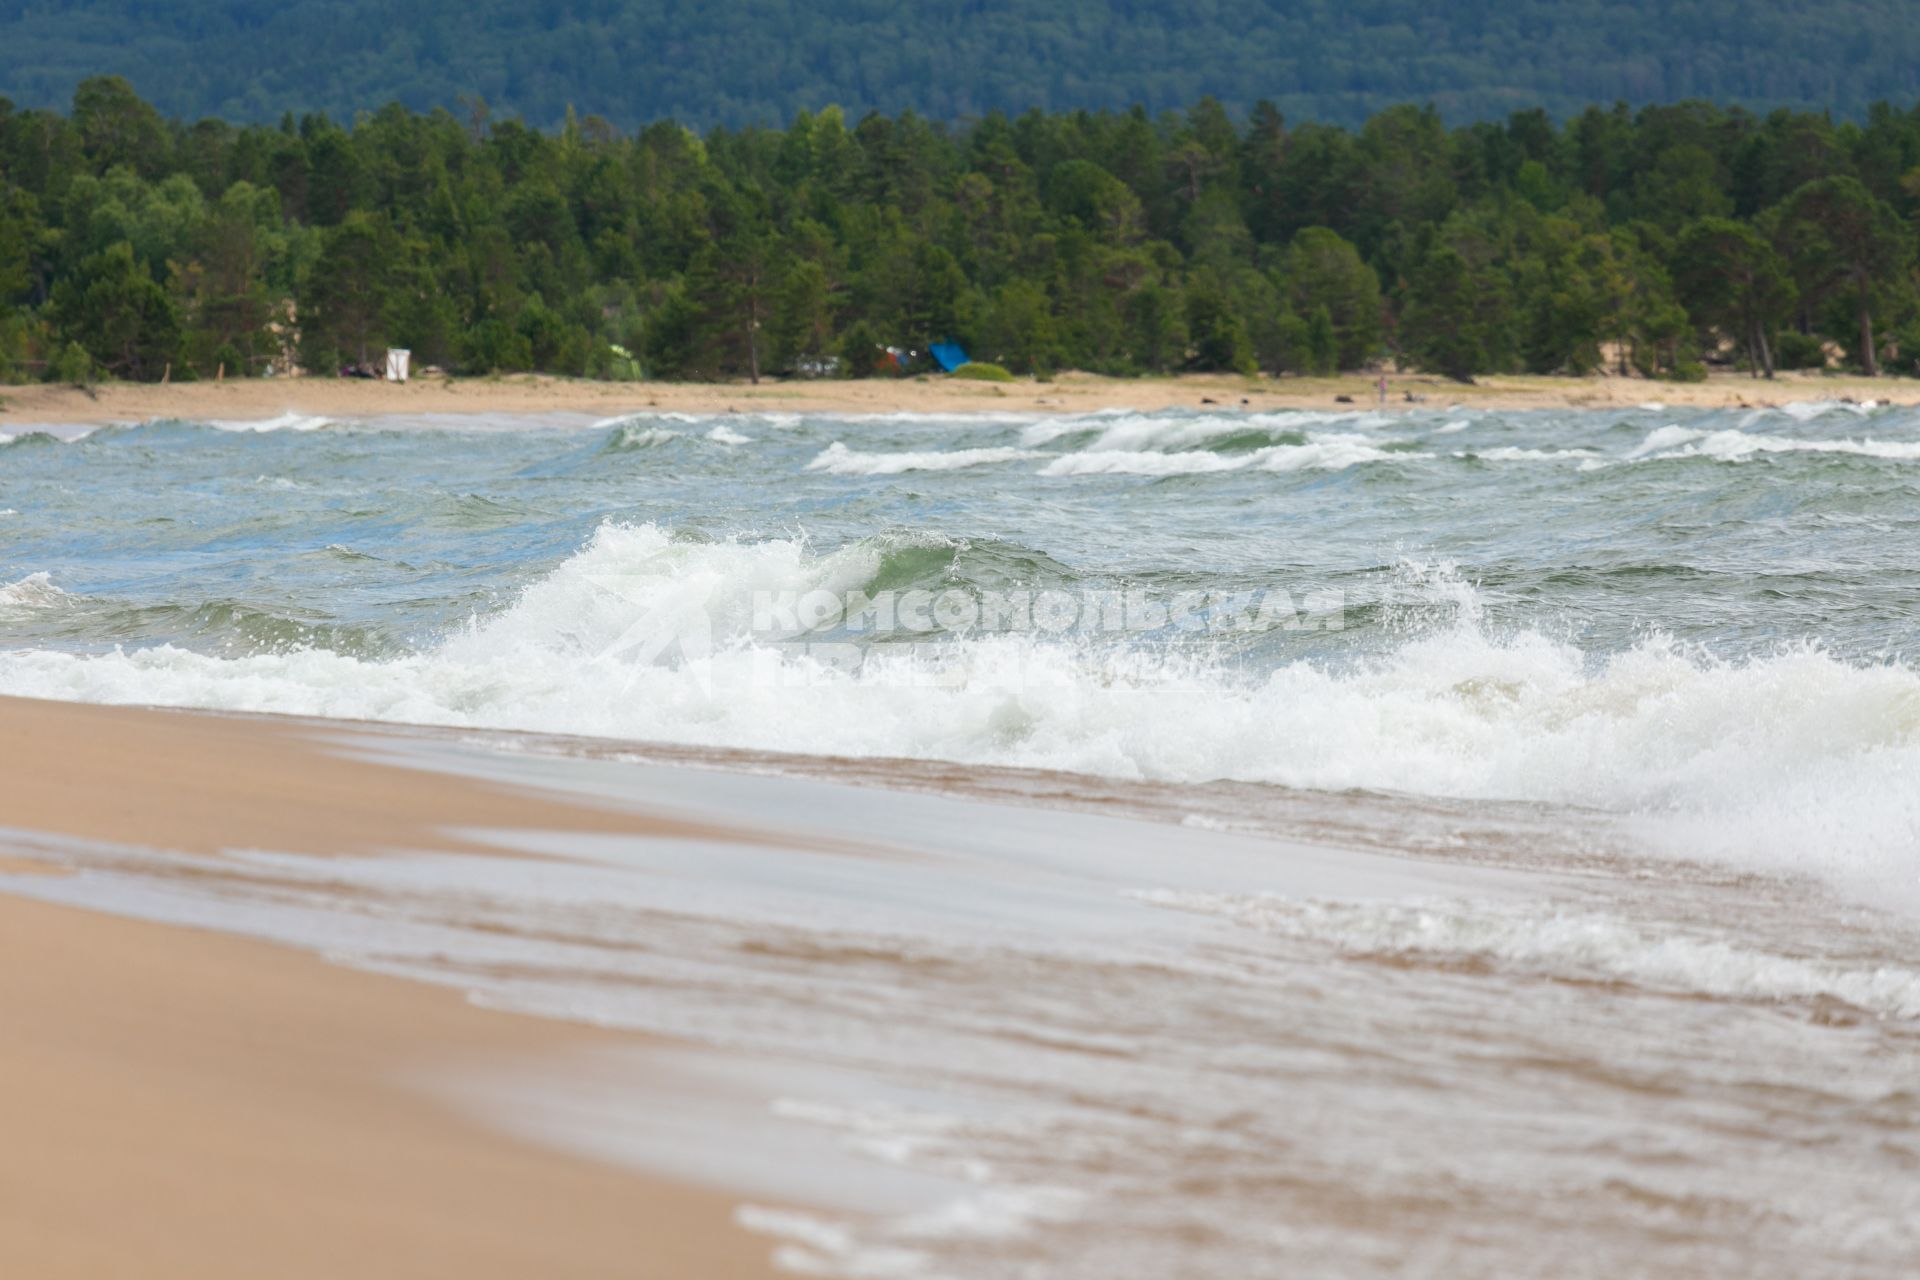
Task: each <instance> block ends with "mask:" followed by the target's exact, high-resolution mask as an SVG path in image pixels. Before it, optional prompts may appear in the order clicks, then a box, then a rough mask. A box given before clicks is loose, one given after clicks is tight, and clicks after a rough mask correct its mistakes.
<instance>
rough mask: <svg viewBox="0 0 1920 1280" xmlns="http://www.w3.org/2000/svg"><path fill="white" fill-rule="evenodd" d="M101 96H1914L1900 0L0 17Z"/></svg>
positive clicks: (9, 37) (503, 6) (886, 0)
mask: <svg viewBox="0 0 1920 1280" xmlns="http://www.w3.org/2000/svg"><path fill="white" fill-rule="evenodd" d="M101 73H112V74H120V75H124V76H127V77H128V78H129V79H131V80H132V81H133V82H134V84H135V86H136V87H137V88H138V89H139V90H140V92H141V93H142V95H143V96H145V97H147V98H148V99H149V100H151V101H153V102H154V103H155V104H156V105H158V106H159V107H160V108H161V110H163V111H164V112H166V113H168V114H169V115H176V116H185V117H198V116H203V115H218V116H224V117H227V118H229V119H235V120H261V119H273V118H277V117H278V116H279V115H280V114H281V113H282V112H284V111H294V112H301V111H307V110H325V111H327V112H330V113H332V114H334V115H335V116H337V117H346V118H350V117H351V116H352V115H353V113H354V112H355V111H357V110H366V109H369V108H372V107H375V106H378V105H380V104H382V103H385V102H389V101H394V100H398V101H400V102H402V103H405V104H406V105H408V106H410V107H414V108H417V109H425V108H431V107H435V106H449V107H452V106H455V105H456V104H457V103H458V102H459V101H460V100H461V99H462V98H463V97H468V96H472V95H477V96H480V97H483V98H484V99H485V100H486V101H487V102H488V103H489V104H491V106H492V107H493V109H494V111H495V112H496V113H505V114H519V115H522V116H524V117H525V118H526V119H527V120H529V121H531V122H533V123H536V124H542V125H549V124H554V123H557V122H558V121H559V120H560V119H561V117H562V116H563V115H564V114H565V112H566V109H567V107H568V106H569V105H572V106H575V107H577V108H578V110H579V111H580V113H581V114H583V115H586V114H598V115H602V116H605V117H607V118H608V119H609V120H612V121H613V122H614V123H616V124H620V125H624V126H632V125H636V124H639V123H642V122H644V121H647V120H652V119H656V118H659V117H662V116H674V117H677V118H679V119H681V120H683V121H686V122H688V123H692V124H696V125H708V124H714V123H736V124H737V123H745V122H784V121H786V120H788V119H790V118H791V117H792V116H793V114H794V113H795V111H797V110H799V109H801V108H818V107H821V106H823V105H826V104H828V103H839V104H841V105H843V106H844V107H846V108H847V109H848V111H849V112H850V113H852V114H854V115H858V114H860V113H861V112H863V111H865V110H867V109H869V108H875V109H879V110H883V111H899V110H902V109H905V108H912V109H914V110H916V111H919V112H921V113H923V114H927V115H931V116H934V117H938V118H957V117H964V116H972V115H979V114H982V113H984V112H987V111H989V110H993V109H1000V110H1005V111H1008V112H1019V111H1024V110H1026V109H1027V108H1030V107H1039V108H1042V109H1045V110H1053V111H1059V110H1069V109H1074V108H1079V107H1095V108H1098V107H1119V106H1125V105H1128V104H1131V103H1135V102H1142V103H1145V104H1146V105H1147V106H1148V107H1150V108H1152V109H1155V110H1158V109H1162V108H1169V107H1175V106H1182V105H1185V104H1188V103H1191V102H1193V101H1195V100H1196V99H1198V98H1199V97H1200V96H1202V95H1203V94H1212V95H1214V96H1215V97H1218V98H1219V99H1220V100H1221V101H1222V102H1224V103H1225V104H1226V105H1227V106H1228V107H1229V108H1230V109H1241V108H1245V107H1247V106H1249V105H1251V104H1252V103H1254V102H1256V101H1258V100H1260V99H1263V98H1264V99H1268V100H1271V101H1272V102H1274V103H1275V104H1276V105H1278V106H1279V107H1280V108H1281V110H1283V111H1284V112H1286V114H1287V115H1288V116H1289V117H1290V118H1292V119H1296V120H1299V119H1306V118H1317V119H1322V120H1329V121H1337V122H1341V123H1349V124H1351V123H1355V122H1357V121H1359V120H1361V119H1363V118H1365V117H1366V116H1367V115H1369V114H1371V113H1372V112H1374V111H1377V110H1379V109H1380V108H1382V107H1385V106H1387V105H1390V104H1392V103H1396V102H1406V101H1428V100H1431V101H1432V102H1434V103H1435V104H1436V105H1438V106H1439V107H1440V109H1441V111H1442V112H1443V113H1444V114H1445V115H1446V116H1447V117H1448V118H1449V119H1453V120H1465V119H1476V118H1499V117H1503V116H1505V115H1506V114H1507V113H1508V112H1509V111H1511V110H1514V109H1516V108H1521V107H1532V106H1545V107H1546V108H1548V109H1549V110H1550V111H1553V112H1554V113H1555V114H1564V113H1566V112H1568V111H1570V110H1572V109H1574V108H1576V107H1579V106H1582V105H1585V104H1587V103H1591V102H1613V101H1615V100H1625V101H1628V102H1631V103H1645V102H1671V101H1675V100H1679V99H1683V98H1690V97H1702V98H1711V99H1714V100H1716V101H1720V102H1737V103H1743V104H1747V105H1751V106H1758V107H1771V106H1779V105H1787V106H1795V107H1811V108H1816V109H1818V108H1830V109H1832V110H1834V111H1836V112H1838V113H1840V114H1843V115H1857V114H1858V113H1859V112H1860V110H1861V109H1862V108H1864V107H1865V106H1866V104H1868V103H1870V102H1872V101H1874V100H1876V99H1881V98H1888V99H1895V100H1900V99H1907V100H1910V99H1911V98H1913V97H1914V96H1915V95H1916V93H1920V21H1916V18H1915V13H1914V9H1913V6H1912V5H1911V4H1906V3H1901V2H1899V0H1823V2H1822V3H1817V4H1816V3H1812V2H1811V0H1763V2H1761V3H1752V4H1748V3H1740V2H1739V0H1673V2H1670V3H1652V2H1650V0H1614V2H1612V3H1600V4H1593V3H1579V4H1576V3H1569V2H1568V0H1510V2H1508V3H1502V4H1496V5H1489V4H1484V3H1473V4H1465V3H1459V2H1458V0H1455V2H1454V3H1445V2H1441V3H1419V2H1416V0H1344V2H1342V0H1180V2H1178V3H1171V2H1169V0H953V2H951V3H945V4H939V3H933V4H921V5H900V4H896V3H891V2H890V0H838V2H837V3H834V4H830V5H799V4H795V3H792V0H735V2H734V3H730V4H712V3H703V2H702V0H650V2H647V3H638V2H636V0H465V2H463V3H460V4H449V3H445V2H444V0H415V2H414V3H409V4H399V3H395V2H394V0H304V2H302V3H295V4H285V3H276V4H268V3H264V2H263V0H0V95H4V96H7V97H11V98H12V99H14V101H16V102H17V103H19V104H21V105H23V106H52V105H64V104H65V103H67V102H68V101H69V100H70V97H71V94H72V92H73V88H74V86H75V84H77V83H78V82H79V81H80V80H81V79H84V78H85V77H86V76H89V75H97V74H101Z"/></svg>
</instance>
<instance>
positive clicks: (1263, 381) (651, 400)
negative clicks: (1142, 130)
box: [0, 373, 1920, 427]
mask: <svg viewBox="0 0 1920 1280" xmlns="http://www.w3.org/2000/svg"><path fill="white" fill-rule="evenodd" d="M1409 395H1412V396H1414V397H1416V401H1415V403H1420V404H1425V405H1427V406H1428V407H1432V406H1435V405H1439V406H1445V405H1452V404H1460V405H1471V406H1478V407H1485V408H1504V409H1552V408H1595V409H1597V408H1606V407H1608V406H1614V405H1618V406H1633V405H1639V404H1645V403H1648V402H1659V403H1662V404H1667V405H1675V406H1692V407H1704V408H1737V407H1742V406H1752V407H1759V406H1764V405H1779V404H1787V403H1792V402H1796V401H1809V400H1842V399H1853V400H1855V401H1867V400H1874V401H1877V402H1879V403H1882V404H1887V403H1893V404H1914V403H1920V381H1915V380H1913V379H1897V378H1857V377H1826V376H1820V375H1814V374H1806V373H1783V374H1781V375H1780V376H1779V377H1778V378H1777V379H1776V380H1775V381H1772V382H1766V381H1755V380H1754V379H1752V378H1748V377H1745V376H1743V375H1735V374H1718V375H1715V376H1714V377H1712V378H1710V379H1709V380H1707V381H1706V382H1694V383H1685V382H1653V381H1648V380H1646V379H1642V378H1615V377H1598V376H1596V377H1589V378H1557V377H1530V376H1511V377H1485V378H1481V379H1480V380H1479V381H1478V382H1477V383H1476V384H1474V385H1471V386H1468V385H1465V384H1462V383H1457V382H1450V381H1447V380H1446V379H1443V378H1435V377H1429V376H1424V375H1413V374H1407V375H1392V376H1390V377H1389V378H1388V393H1387V405H1388V407H1389V408H1394V409H1399V408H1405V407H1409V402H1408V401H1407V399H1406V397H1407V396H1409ZM1341 396H1345V397H1347V398H1348V399H1349V400H1351V401H1352V403H1353V404H1354V406H1355V407H1357V408H1364V407H1369V406H1373V405H1375V404H1377V403H1378V392H1377V388H1376V385H1375V379H1374V378H1373V377H1372V376H1370V375H1349V376H1344V377H1331V378H1279V379H1275V378H1267V377H1253V378H1243V377H1237V376H1230V375H1217V374H1195V375H1185V376H1181V377H1164V378H1104V377H1098V376H1095V375H1092V374H1082V373H1067V374H1062V375H1060V376H1059V377H1058V378H1055V379H1054V380H1052V381H1050V382H1036V381H1034V380H1032V379H1021V380H1019V381H1017V382H1013V383H991V382H967V381H958V380H955V379H952V378H936V377H917V378H906V379H872V380H867V381H795V382H777V381H773V380H768V381H764V382H761V383H760V384H758V385H750V384H747V383H726V384H702V383H670V382H656V383H645V384H638V383H622V382H589V381H585V380H580V379H569V378H553V377H546V376H542V375H534V374H527V375H516V376H510V377H496V378H457V379H456V378H437V377H426V378H417V379H415V380H414V381H412V382H410V383H406V384H404V385H399V384H388V383H384V382H372V381H362V380H356V379H341V378H331V379H329V378H298V379H292V380H288V379H280V380H272V379H261V380H251V381H238V380H236V381H230V382H221V383H210V382H193V383H173V384H169V385H164V386H162V385H155V384H151V383H113V384H108V385H104V386H99V387H95V388H92V389H90V390H80V389H76V388H73V387H63V386H44V385H40V386H21V387H0V427H17V426H19V425H22V424H36V423H40V424H76V423H107V422H139V421H146V420H149V419H154V418H180V419H193V420H200V421H205V420H209V419H216V420H236V421H240V420H259V419H265V418H272V417H276V416H278V415H282V414H289V413H292V414H308V415H337V416H341V417H359V416H367V415H374V414H443V413H455V414H471V413H495V414H528V413H553V412H573V413H591V414H599V415H602V416H608V417H611V416H615V415H618V414H624V413H634V412H641V411H646V410H654V411H659V412H669V413H700V414H706V413H728V412H738V413H766V412H787V413H794V412H814V413H849V414H867V413H897V412H916V413H981V412H994V411H1002V412H1020V413H1036V412H1037V413H1058V414H1067V413H1086V412H1092V411H1095V410H1100V409H1143V410H1152V409H1161V408H1167V407H1169V406H1180V405H1186V406H1191V407H1205V406H1207V405H1209V404H1211V405H1213V406H1218V407H1220V408H1225V409H1231V408H1236V407H1245V408H1248V409H1252V410H1261V409H1331V408H1335V407H1338V406H1339V405H1340V404H1341V403H1342V402H1341V401H1340V400H1339V397H1341ZM1243 402H1244V406H1243Z"/></svg>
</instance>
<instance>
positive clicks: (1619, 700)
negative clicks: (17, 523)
mask: <svg viewBox="0 0 1920 1280" xmlns="http://www.w3.org/2000/svg"><path fill="white" fill-rule="evenodd" d="M883 554H884V550H883V548H881V547H879V546H876V545H875V544H872V543H861V544H854V545H852V546H849V547H847V548H845V549H842V550H839V551H836V552H833V553H831V554H827V555H817V554H814V553H812V552H811V551H809V550H808V548H807V547H806V546H805V545H803V544H801V543H798V542H794V541H768V542H759V543H717V544H712V543H692V542H679V541H675V540H673V539H671V538H670V537H668V536H667V535H666V534H665V533H663V532H661V531H660V530H658V529H656V528H653V527H652V526H641V527H637V528H629V527H622V526H606V527H603V528H602V529H601V530H600V532H599V533H598V535H597V536H596V537H595V538H594V539H593V541H592V542H591V544H589V545H588V546H587V547H586V548H584V549H583V550H582V551H580V552H579V553H578V554H576V555H575V556H573V557H572V558H570V559H568V560H567V561H565V562H564V563H562V564H561V565H560V566H558V567H557V568H556V569H555V570H553V571H552V572H551V573H549V574H548V575H547V576H546V577H544V578H543V579H541V580H539V581H537V582H535V583H534V584H533V585H532V586H530V587H528V588H527V589H526V590H525V592H524V593H523V594H522V595H521V597H520V598H519V600H518V601H517V602H516V603H515V604H514V605H513V606H512V607H510V608H508V609H506V610H504V611H503V612H501V613H499V614H496V615H494V616H492V617H490V618H488V619H486V620H484V621H482V622H480V623H478V624H477V625H475V626H474V627H472V628H471V629H469V630H467V631H464V632H462V633H460V634H458V635H456V636H455V637H453V638H452V639H450V640H449V641H447V642H446V643H444V644H442V645H441V646H440V647H438V648H437V649H434V650H432V651H430V652H424V653H420V654H418V655H414V656H409V657H404V658H399V659H393V660H388V661H367V660H360V659H356V658H353V657H349V656H345V655H342V654H338V653H333V652H330V651H327V650H323V649H311V650H300V651H292V652H278V653H260V654H254V655H250V656H246V657H240V658H220V657H214V656H210V655H207V654H201V653H194V652H189V651H187V650H183V649H179V648H175V647H172V646H160V647H156V648H147V649H138V650H129V651H124V652H121V651H115V652H110V653H103V654H90V655H89V654H74V653H67V652H56V651H48V650H11V651H5V652H0V691H4V692H7V693H13V694H24V695H35V696H42V697H53V698H67V699H76V700H83V701H100V702H121V703H157V704H166V705H182V706H204V707H213V708H221V709H232V710H247V711H278V712H289V713H294V714H301V715H314V716H329V717H343V718H366V719H377V720H395V721H406V722H415V723H428V724H448V725H459V726H475V727H489V728H505V729H533V730H542V731H552V732H566V733H583V734H592V735H604V736H610V737H619V738H630V739H651V740H659V741H668V742H680V743H689V744H704V745H729V746H743V747H756V748H765V749H771V750H786V751H796V752H805V753H815V754H845V755H855V756H888V755H894V756H907V757H921V758H933V759H949V760H957V761H962V762H970V763H983V764H984V763H992V764H1008V765H1027V766H1037V767H1047V768H1057V769H1065V770H1074V771H1082V772H1090V773H1097V774H1104V775H1110V776H1117V777H1123V778H1152V779H1165V780H1171V781H1199V780H1210V779H1239V780H1245V781H1254V782H1269V783H1278V784H1283V785H1287V786H1294V787H1306V788H1320V789H1333V790H1340V789H1347V788H1371V789H1377V790H1389V791H1402V792H1411V793H1418V794H1426V795H1436V796H1449V797H1463V798H1510V799H1521V800H1536V801H1550V802H1561V803H1568V804H1575V805H1583V806H1592V807H1596V808H1600V809H1607V810H1614V811H1618V812H1622V813H1629V814H1638V815H1643V816H1644V818H1645V820H1646V821H1647V822H1648V824H1649V829H1650V831H1651V833H1652V838H1653V839H1654V841H1655V842H1656V843H1659V844H1661V845H1663V846H1664V847H1670V848H1672V849H1673V850H1674V851H1675V852H1677V853H1681V854H1685V855H1688V856H1718V857H1724V858H1728V859H1731V860H1734V861H1736V862H1739V863H1741V864H1743V865H1769V866H1773V867H1785V868H1792V869H1797V870H1802V871H1810V872H1821V871H1831V870H1838V871H1841V872H1844V873H1845V875H1846V876H1848V877H1850V878H1852V879H1854V880H1855V881H1857V882H1859V883H1861V884H1870V886H1871V887H1873V888H1874V889H1875V890H1876V891H1886V892H1895V893H1903V894H1909V895H1913V896H1914V897H1915V898H1920V885H1917V884H1916V876H1915V851H1916V850H1920V787H1916V786H1915V785H1914V779H1916V778H1920V675H1916V673H1915V672H1914V671H1913V670H1912V669H1911V668H1909V667H1907V666H1904V665H1900V664H1897V663H1888V664H1884V665H1856V664H1852V663H1848V662H1843V661H1840V660H1838V659H1836V658H1833V657H1831V656H1829V655H1827V654H1824V653H1821V652H1818V651H1815V650H1810V649H1801V650H1793V651H1786V652H1781V653H1777V654H1774V655H1772V656H1767V657H1759V658H1754V659H1752V660H1749V661H1744V662H1721V661H1714V660H1710V659H1707V658H1704V657H1700V656H1697V655H1694V654H1691V653H1689V652H1687V651H1685V650H1683V649H1682V648H1680V647H1678V646H1676V645H1673V644H1671V643H1668V642H1665V641H1663V640H1660V639H1658V638H1655V639H1651V640H1648V641H1646V642H1643V643H1642V644H1640V645H1638V646H1637V647H1635V648H1633V649H1630V650H1628V651H1626V652H1622V653H1619V654H1616V655H1613V656H1611V657H1608V658H1606V659H1604V660H1601V661H1595V660H1591V659H1589V657H1588V655H1586V654H1584V653H1582V652H1581V651H1580V650H1578V649H1577V648H1575V647H1573V646H1571V645H1568V644H1565V643H1562V642H1559V641H1557V640H1554V639H1550V638H1548V637H1546V636H1543V635H1540V634H1537V633H1534V632H1520V633H1517V634H1511V635H1499V634H1494V633H1492V632H1490V631H1489V630H1488V629H1487V628H1486V627H1485V626H1484V625H1483V624H1482V622H1481V620H1480V618H1479V612H1478V602H1477V597H1476V595H1475V593H1474V592H1473V590H1472V588H1471V587H1470V586H1468V585H1467V584H1465V583H1463V582H1461V581H1459V580H1458V578H1457V577H1454V576H1451V575H1449V574H1447V573H1445V572H1438V573H1434V574H1430V575H1428V578H1427V580H1425V581H1423V582H1422V583H1420V584H1419V586H1420V589H1421V590H1424V591H1425V592H1427V593H1428V595H1429V596H1430V597H1431V598H1433V599H1434V600H1435V601H1450V602H1451V604H1450V605H1447V606H1437V607H1446V608H1451V610H1452V612H1453V613H1454V614H1455V615H1456V616H1455V618H1454V620H1453V621H1452V622H1450V623H1445V624H1436V625H1435V627H1434V629H1433V630H1431V631H1429V632H1428V633H1426V634H1424V635H1421V636H1418V637H1416V638H1414V639H1411V640H1409V641H1408V642H1406V643H1404V644H1403V645H1401V646H1400V647H1399V648H1398V649H1396V650H1394V651H1393V652H1391V653H1388V654H1385V655H1382V656H1379V657H1377V658H1374V659H1371V660H1368V661H1364V662H1361V663H1359V664H1357V665H1354V666H1351V667H1347V668H1343V669H1329V668H1325V667H1321V666H1317V665H1314V664H1311V663H1307V662H1294V663H1289V664H1286V665H1283V666H1281V667H1280V668H1278V669H1277V670H1274V671H1272V672H1271V673H1270V674H1267V675H1265V676H1264V677H1259V678H1255V677H1251V676H1247V675H1244V674H1241V673H1238V672H1236V671H1235V670H1233V669H1230V668H1221V667H1216V666H1214V665H1213V664H1212V662H1211V661H1210V660H1208V659H1205V658H1204V657H1202V656H1198V655H1192V654H1181V653H1174V654H1172V655H1169V654H1166V653H1163V652H1158V651H1145V650H1134V649H1126V650H1116V649H1114V648H1111V647H1109V648H1089V647H1086V646H1084V645H1081V644H1078V643H1074V642H1071V641H1064V640H1053V639H1049V638H1046V637H1041V636H1033V635H1019V634H1015V635H997V636H987V637H982V638H978V639H972V640H965V641H955V642H953V643H951V644H950V645H948V646H946V647H945V648H944V650H943V651H942V653H943V655H944V656H943V657H941V658H939V659H938V660H937V661H936V662H934V664H933V665H932V666H929V659H928V658H927V657H926V656H925V655H924V654H916V653H914V652H911V651H902V650H899V649H896V648H891V647H889V646H879V647H877V648H875V649H874V650H872V651H871V652H870V653H869V655H868V657H867V660H866V662H865V665H864V666H862V667H860V668H859V669H858V670H857V671H848V670H843V669H839V668H838V667H836V666H835V665H833V664H832V663H831V662H823V661H820V660H818V658H817V657H816V656H813V655H809V654H806V653H803V652H799V651H797V650H795V649H793V648H790V647H781V646H769V645H767V644H766V643H765V641H766V639H767V638H766V637H765V636H764V635H760V636H755V635H751V634H750V627H751V624H752V613H753V603H754V594H755V593H756V592H758V591H795V592H805V591H809V590H815V589H821V590H826V591H831V592H836V593H843V592H845V591H849V590H856V589H859V588H861V587H863V586H865V585H866V584H868V583H870V582H871V581H872V579H873V576H874V574H875V573H876V572H877V571H878V568H879V566H880V564H881V562H882V558H883ZM7 590H8V591H9V592H11V593H13V594H15V595H16V596H18V597H20V598H21V599H23V600H29V599H30V600H34V601H38V600H57V599H58V598H59V596H58V595H57V594H54V593H57V590H58V589H57V588H54V587H52V585H51V583H50V582H48V581H47V580H46V578H45V575H34V576H33V577H30V578H28V579H25V580H24V581H23V582H20V583H16V584H14V585H13V586H12V587H10V588H7Z"/></svg>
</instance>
